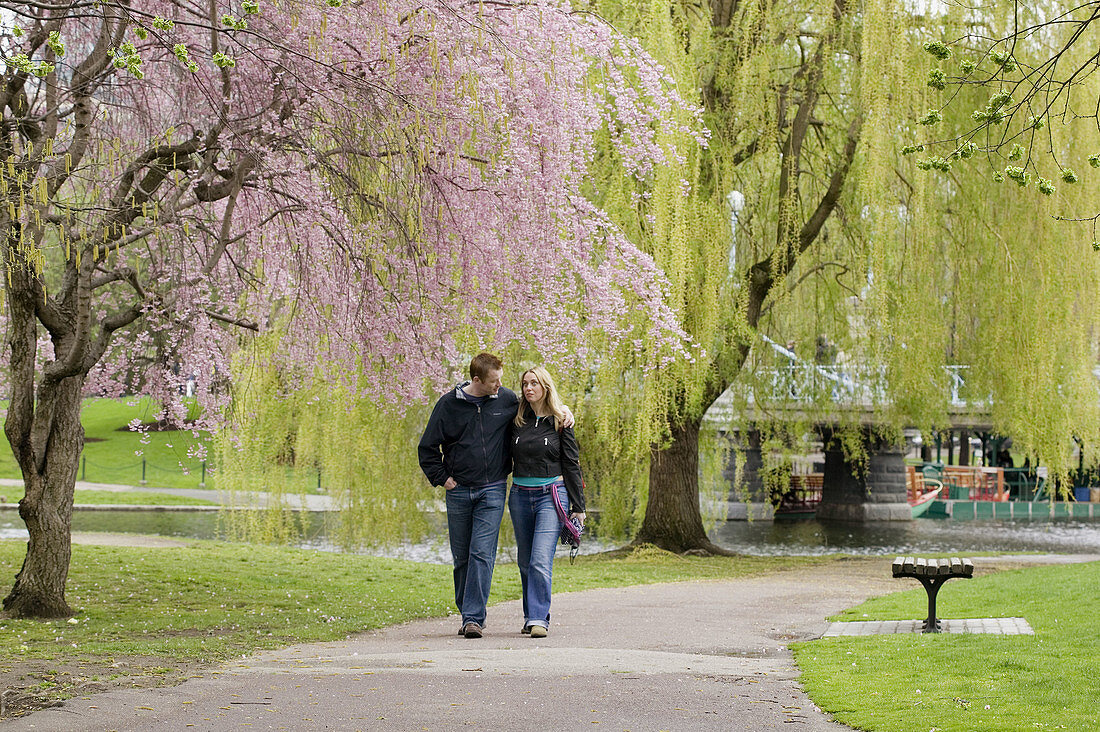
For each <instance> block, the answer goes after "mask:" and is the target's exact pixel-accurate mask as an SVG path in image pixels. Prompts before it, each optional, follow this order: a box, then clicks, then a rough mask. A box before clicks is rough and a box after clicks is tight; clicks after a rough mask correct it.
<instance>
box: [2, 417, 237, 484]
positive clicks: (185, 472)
mask: <svg viewBox="0 0 1100 732" xmlns="http://www.w3.org/2000/svg"><path fill="white" fill-rule="evenodd" d="M3 406H4V408H6V407H7V404H6V403H3ZM156 411H157V406H156V404H155V403H154V402H153V401H152V400H150V399H148V398H144V397H142V398H134V399H87V400H85V402H84V408H83V410H82V411H81V414H80V421H81V423H82V424H83V425H84V433H85V437H84V439H85V444H84V454H83V455H82V456H81V464H80V470H79V471H78V472H77V480H84V481H88V482H91V483H114V484H118V485H141V480H142V461H143V460H144V468H145V480H146V484H147V485H149V486H158V487H167V488H198V487H200V486H199V484H200V483H201V482H203V473H202V463H203V461H202V460H198V459H195V458H194V457H193V454H194V453H193V450H194V449H195V448H196V447H198V446H200V445H205V446H206V447H207V448H208V449H209V448H211V447H212V446H211V444H210V439H209V437H208V436H206V435H205V434H200V436H199V437H197V438H196V437H195V436H194V435H193V434H192V433H191V432H190V431H189V430H176V431H165V432H150V433H149V434H148V436H147V437H145V438H144V439H145V440H146V441H147V444H142V441H143V436H142V435H141V434H139V433H136V432H131V431H130V430H128V429H127V425H128V424H129V423H130V421H131V420H134V419H138V420H141V421H142V422H152V421H153V415H154V414H155V413H156ZM189 450H191V451H192V452H191V453H190V454H189ZM210 464H212V463H210ZM21 477H22V476H21V474H20V472H19V467H18V466H17V465H16V464H15V458H14V457H13V456H12V454H11V447H10V446H9V445H8V443H7V441H6V440H0V478H21ZM205 483H206V485H205V487H206V488H214V487H215V486H214V476H213V475H207V476H206V480H205ZM0 493H5V494H6V489H3V488H0Z"/></svg>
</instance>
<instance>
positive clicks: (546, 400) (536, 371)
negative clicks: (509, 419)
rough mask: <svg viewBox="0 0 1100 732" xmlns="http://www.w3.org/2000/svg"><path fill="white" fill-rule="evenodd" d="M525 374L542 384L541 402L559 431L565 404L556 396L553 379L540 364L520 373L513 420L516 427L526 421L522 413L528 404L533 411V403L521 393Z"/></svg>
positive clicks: (556, 390) (563, 417) (556, 391)
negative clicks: (516, 408) (516, 404)
mask: <svg viewBox="0 0 1100 732" xmlns="http://www.w3.org/2000/svg"><path fill="white" fill-rule="evenodd" d="M527 374H531V375H532V376H534V377H535V380H536V381H538V382H539V384H541V385H542V389H543V391H544V392H545V393H544V394H543V397H542V403H543V404H544V405H545V406H546V410H547V411H549V412H550V414H552V415H553V416H554V426H555V427H557V429H558V431H559V432H560V431H561V427H562V420H563V419H565V404H564V403H563V402H562V400H561V397H560V396H558V389H557V387H556V386H554V380H553V379H552V378H550V372H549V371H547V370H546V369H544V368H543V367H542V366H536V367H534V368H533V369H527V370H526V371H524V372H523V373H522V374H520V377H519V409H518V410H516V418H515V420H514V422H515V425H516V427H522V426H523V425H524V424H525V423H526V421H527V420H525V419H524V418H523V415H524V413H525V412H526V411H527V407H528V406H530V407H531V410H532V411H535V405H534V404H529V403H528V401H527V397H526V396H524V394H523V380H524V379H525V378H527Z"/></svg>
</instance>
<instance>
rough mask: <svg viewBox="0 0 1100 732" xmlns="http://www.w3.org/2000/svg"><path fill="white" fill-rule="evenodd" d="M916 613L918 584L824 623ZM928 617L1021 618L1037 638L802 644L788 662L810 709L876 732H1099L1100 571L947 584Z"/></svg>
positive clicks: (1053, 571) (1070, 568)
mask: <svg viewBox="0 0 1100 732" xmlns="http://www.w3.org/2000/svg"><path fill="white" fill-rule="evenodd" d="M914 584H915V583H914ZM926 611H927V599H926V595H925V592H924V590H923V589H922V588H920V586H919V585H918V586H917V587H916V588H915V589H913V590H910V591H906V592H899V593H895V594H892V595H887V596H885V597H879V598H875V599H872V600H869V601H868V602H866V603H864V604H862V605H860V606H858V607H856V608H852V609H851V610H848V611H846V612H845V613H842V614H841V615H839V616H837V617H835V618H833V619H834V620H901V619H913V618H923V617H924V615H925V613H926ZM937 611H938V613H939V615H940V617H948V618H991V617H1022V618H1025V619H1026V620H1027V621H1028V623H1029V624H1030V625H1031V627H1032V628H1033V629H1034V630H1035V635H1034V636H998V635H963V634H940V635H879V636H866V637H846V638H827V639H821V640H817V641H811V642H807V643H801V644H798V645H797V646H796V647H795V658H796V660H797V662H798V665H799V667H800V668H801V669H802V672H803V676H802V683H803V684H804V686H805V688H806V690H807V692H808V693H809V695H810V697H811V698H812V699H813V700H814V703H815V704H817V705H818V706H819V707H821V708H822V709H824V710H826V711H828V712H831V713H832V714H833V715H835V716H836V718H837V719H838V720H839V721H841V722H843V723H845V724H848V725H851V726H853V727H856V728H857V729H865V730H875V731H876V732H879V731H881V732H888V731H894V730H897V731H898V732H910V731H912V730H920V731H921V732H929V731H932V730H942V731H943V732H947V731H948V730H959V731H960V732H961V731H963V730H967V731H969V730H989V731H998V730H1003V731H1004V732H1018V731H1019V730H1032V729H1069V730H1100V669H1098V664H1100V563H1097V562H1093V563H1090V564H1076V565H1067V566H1049V567H1039V568H1033V569H1025V570H1016V571H1010V572H1000V573H996V574H992V575H988V576H982V577H977V578H975V579H971V580H965V581H963V580H954V581H952V582H948V583H947V584H945V585H944V587H943V589H942V590H941V591H940V594H939V597H938V601H937Z"/></svg>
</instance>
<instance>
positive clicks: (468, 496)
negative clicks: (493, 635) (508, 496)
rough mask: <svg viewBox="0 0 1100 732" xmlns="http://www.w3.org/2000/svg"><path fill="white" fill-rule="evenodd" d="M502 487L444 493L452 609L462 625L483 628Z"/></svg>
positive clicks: (501, 510) (501, 508)
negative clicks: (451, 564) (451, 565)
mask: <svg viewBox="0 0 1100 732" xmlns="http://www.w3.org/2000/svg"><path fill="white" fill-rule="evenodd" d="M506 491H507V488H506V487H505V484H504V483H498V484H496V485H492V486H488V487H483V488H470V487H469V486H465V485H456V486H455V487H454V488H452V489H451V490H449V491H447V535H448V537H449V538H450V541H451V557H452V558H453V560H454V566H455V572H454V574H455V605H457V606H458V611H459V612H460V613H462V624H463V625H465V624H466V623H470V622H473V623H477V624H478V625H482V626H484V625H485V605H486V604H487V603H488V602H489V588H490V586H491V585H492V583H493V565H494V564H496V559H497V537H499V536H500V520H501V519H502V518H504V496H505V493H506Z"/></svg>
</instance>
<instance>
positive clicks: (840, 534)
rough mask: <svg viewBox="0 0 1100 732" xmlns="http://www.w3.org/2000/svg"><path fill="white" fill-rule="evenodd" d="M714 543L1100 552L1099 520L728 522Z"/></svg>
mask: <svg viewBox="0 0 1100 732" xmlns="http://www.w3.org/2000/svg"><path fill="white" fill-rule="evenodd" d="M710 537H711V540H712V541H713V542H714V543H716V544H718V545H720V546H724V547H727V548H729V549H733V550H734V551H736V552H739V553H742V554H756V555H816V554H831V553H835V552H843V553H845V554H867V555H895V554H916V553H920V552H971V551H1041V552H1054V553H1072V554H1092V553H1100V523H1097V522H1095V521H1073V520H1060V519H1056V520H1050V521H951V520H936V519H917V520H916V521H899V522H881V523H868V524H844V523H821V522H819V521H815V520H812V519H811V520H807V521H776V522H774V523H773V522H769V521H753V522H746V521H727V522H725V523H722V524H719V525H718V526H716V527H715V529H714V531H712V532H711V534H710Z"/></svg>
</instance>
